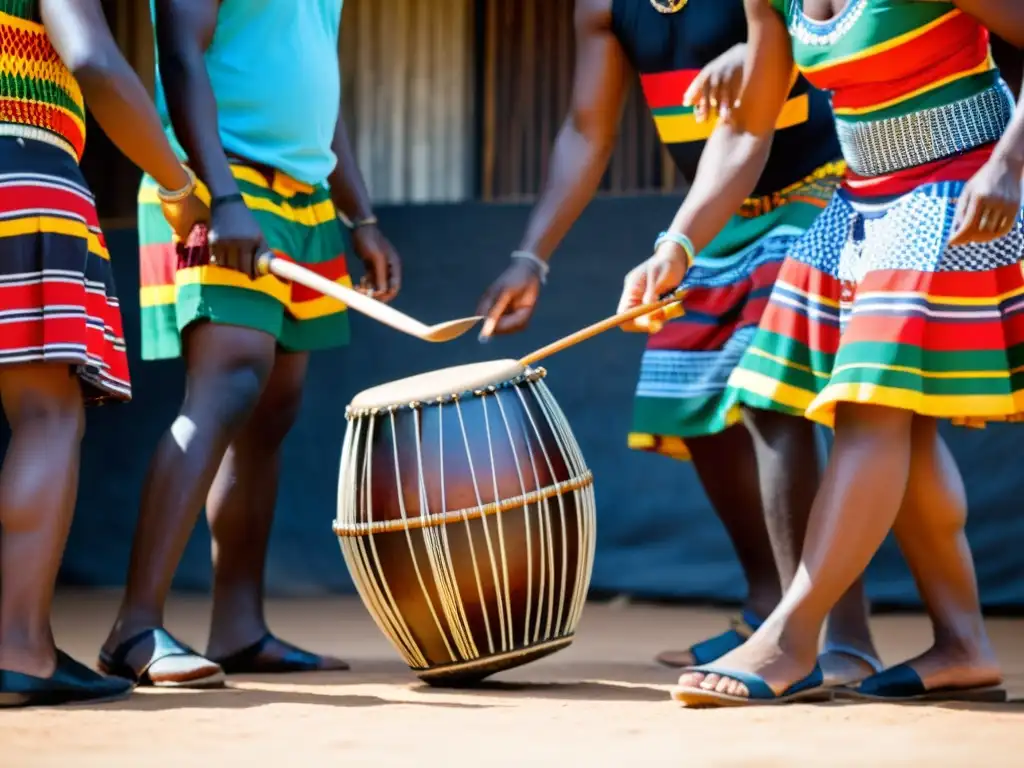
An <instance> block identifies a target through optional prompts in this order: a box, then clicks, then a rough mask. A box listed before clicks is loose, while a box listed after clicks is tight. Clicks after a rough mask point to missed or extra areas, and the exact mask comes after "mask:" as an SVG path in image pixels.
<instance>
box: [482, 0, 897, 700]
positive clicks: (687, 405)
mask: <svg viewBox="0 0 1024 768" xmlns="http://www.w3.org/2000/svg"><path fill="white" fill-rule="evenodd" d="M684 6H685V7H684ZM576 37H577V61H576V72H575V84H574V89H573V95H572V106H571V111H570V114H569V116H568V118H567V119H566V122H565V124H564V126H563V128H562V130H561V132H560V133H559V135H558V138H557V140H556V142H555V147H554V151H553V154H552V157H551V164H550V167H549V171H548V178H547V180H546V182H545V186H544V189H543V191H542V193H541V196H540V200H539V202H538V203H537V206H536V207H535V209H534V211H533V213H532V215H531V217H530V221H529V223H528V225H527V229H526V233H525V235H524V237H523V240H522V242H521V244H520V247H519V250H518V251H516V252H515V253H513V254H512V256H513V258H512V264H511V265H510V266H509V267H508V269H506V270H505V272H504V273H503V274H502V275H501V276H500V277H499V278H498V279H497V280H496V281H495V282H494V284H493V285H492V286H491V287H490V288H489V290H488V291H487V292H486V294H485V295H484V297H483V299H482V300H481V302H480V306H479V309H478V314H483V315H487V316H488V320H487V321H486V325H485V328H484V337H487V336H489V335H490V334H492V333H511V332H514V331H517V330H519V329H521V328H522V327H523V326H525V325H526V323H527V322H528V320H529V318H530V316H531V315H532V313H533V309H534V306H535V304H536V302H537V299H538V296H539V290H540V286H541V283H542V282H543V279H544V277H545V275H546V274H547V271H548V262H549V261H550V259H551V256H552V254H553V252H554V250H555V248H556V247H557V246H558V244H559V242H560V241H561V240H562V238H563V237H564V236H565V234H566V232H567V231H568V230H569V228H570V227H571V226H572V224H573V223H574V222H575V221H576V219H577V218H578V217H579V215H580V214H581V213H582V212H583V209H584V208H585V207H586V205H587V204H588V203H589V202H590V200H591V199H592V198H593V196H594V194H595V192H596V190H597V187H598V184H599V182H600V179H601V176H602V175H603V173H604V170H605V168H606V167H607V164H608V160H609V157H610V155H611V152H612V149H613V147H614V144H615V138H616V133H617V129H618V120H619V116H620V114H621V111H622V103H623V101H624V99H625V96H626V91H627V88H628V83H629V77H630V74H631V72H638V73H639V75H640V80H641V84H642V86H643V89H644V95H645V96H646V99H647V102H648V104H649V106H650V108H651V110H652V112H653V114H654V119H655V122H656V124H657V127H658V130H659V133H660V135H661V138H662V140H663V141H664V142H665V144H666V146H667V147H668V149H669V151H670V152H671V154H672V156H673V158H674V159H675V161H676V164H677V166H678V168H679V170H680V172H681V173H682V174H683V175H684V176H686V177H687V178H689V179H693V177H694V174H695V172H696V170H697V165H698V161H699V159H700V157H701V154H702V152H704V151H705V149H704V148H705V139H707V138H708V136H710V135H711V132H712V125H713V122H712V118H713V117H714V112H715V109H716V106H715V104H716V103H717V101H716V100H717V99H719V98H721V100H722V101H721V103H722V105H723V106H724V107H725V108H727V107H728V104H729V101H730V99H729V96H728V94H729V92H730V89H735V87H738V85H739V77H740V75H741V74H742V65H743V55H744V46H743V45H742V43H743V42H744V40H745V38H746V26H745V22H744V18H743V6H742V2H741V0H727V1H726V2H716V3H709V2H690V3H689V5H687V4H686V3H685V2H678V0H675V1H674V2H668V0H578V2H577V4H576ZM718 54H721V56H719V58H718V59H716V60H715V61H714V62H713V63H712V59H713V58H714V56H715V55H718ZM702 67H706V68H705V69H704V71H703V72H701V68H702ZM684 95H687V96H688V103H690V104H693V106H692V107H691V106H683V100H684ZM778 125H779V128H780V130H779V133H778V135H777V137H776V140H775V146H774V148H773V151H772V153H771V157H770V158H769V160H768V164H767V166H766V167H765V169H764V172H763V173H762V174H761V176H760V178H759V179H758V181H757V184H756V188H755V189H754V190H753V194H754V197H752V198H750V199H747V200H743V199H742V198H738V199H736V201H735V204H734V205H733V206H732V207H731V208H730V210H729V212H728V213H729V214H730V215H732V214H735V215H732V217H731V219H729V221H728V225H727V226H726V227H725V229H724V230H722V231H721V233H720V234H719V230H721V229H722V228H721V227H714V228H712V227H711V226H708V225H707V224H705V223H704V221H705V219H706V214H707V209H708V206H709V205H713V201H708V200H706V199H702V200H701V202H697V199H698V198H694V197H693V195H692V194H691V195H690V196H689V197H688V198H687V203H686V205H684V207H683V209H682V211H681V212H680V213H679V215H678V216H677V217H676V220H675V222H674V223H673V228H672V229H673V231H675V232H679V233H681V234H682V233H685V234H686V235H687V236H688V237H689V238H690V240H691V241H692V242H693V243H695V244H697V245H698V246H699V250H700V255H699V256H698V257H697V259H696V262H695V264H694V267H693V270H692V271H691V273H690V280H689V283H690V291H689V293H688V294H687V299H686V302H685V307H686V311H687V313H688V314H687V316H685V317H683V318H681V319H679V320H676V321H674V322H671V323H668V324H667V326H666V327H665V328H664V330H662V331H661V332H660V333H657V334H654V335H653V336H652V337H651V339H650V341H649V343H648V348H647V351H646V353H645V354H644V357H643V361H642V364H641V370H640V381H639V384H638V386H637V397H636V402H635V406H634V419H633V434H632V435H630V445H631V446H632V447H633V448H637V449H641V450H650V451H654V452H658V453H662V454H664V455H668V456H672V457H676V458H680V459H685V458H691V459H692V461H693V464H694V468H695V469H696V471H697V475H698V477H699V478H700V481H701V484H702V485H703V487H704V490H705V492H706V493H707V495H708V498H709V499H710V501H711V504H712V506H713V507H714V509H715V510H716V512H717V513H718V516H719V518H720V519H721V521H722V523H723V524H724V526H725V528H726V531H727V532H728V534H729V537H730V539H731V540H732V543H733V547H734V548H735V550H736V553H737V555H738V557H739V561H740V564H741V566H742V568H743V572H744V574H745V576H746V580H747V585H748V598H747V601H746V605H745V607H744V610H743V614H742V618H741V619H739V620H737V621H735V622H734V627H733V629H731V630H729V631H728V632H725V633H724V634H721V635H719V636H717V637H713V638H710V639H709V640H705V641H703V642H701V643H698V644H696V645H694V646H692V647H691V648H689V649H688V650H686V651H666V652H665V653H663V654H661V655H660V656H659V657H658V659H659V661H661V662H662V663H664V664H667V665H669V666H678V667H682V666H687V665H689V664H694V663H705V662H709V661H713V660H714V659H715V658H717V657H718V656H720V655H722V654H723V653H725V652H727V651H729V650H732V649H733V648H736V647H737V646H739V645H740V644H741V643H742V642H743V640H744V639H745V638H746V637H747V636H749V635H750V633H751V632H753V630H754V629H755V628H756V627H757V626H758V625H759V624H760V622H761V620H762V619H763V618H764V617H765V616H767V615H768V614H769V613H770V612H771V611H772V610H773V609H774V607H775V605H776V603H777V602H778V600H779V597H780V594H781V592H780V581H781V586H782V587H786V586H788V585H789V582H790V581H791V580H792V578H793V574H794V573H795V572H796V564H797V559H798V555H799V551H800V543H801V542H802V541H803V536H804V528H805V525H806V520H807V514H808V512H809V510H810V504H811V500H812V498H813V496H814V492H815V490H816V489H817V486H818V481H819V470H818V455H817V448H816V443H815V435H814V427H813V425H812V424H811V423H810V422H807V421H805V420H804V419H802V418H795V417H792V416H790V415H781V414H779V413H778V412H776V411H773V410H771V409H762V410H756V409H751V408H747V407H745V405H744V403H743V402H742V400H741V399H739V398H737V397H736V396H735V395H734V394H733V393H731V392H729V391H727V388H726V383H727V380H728V377H729V375H730V373H731V372H732V370H733V368H735V366H736V364H737V362H738V361H739V359H740V356H741V355H742V353H743V351H744V349H745V348H746V346H747V344H749V342H750V339H751V338H752V336H753V333H754V330H755V327H756V325H757V322H758V320H759V318H760V315H761V312H762V311H763V309H764V305H765V300H766V297H767V293H768V291H769V289H770V287H771V285H772V283H773V282H774V280H775V276H776V274H777V273H778V270H779V267H780V265H781V263H782V258H783V256H784V255H785V253H786V251H787V250H788V249H789V248H790V247H791V246H792V244H793V243H794V242H795V240H796V238H797V236H799V235H800V234H801V233H802V232H804V231H805V230H806V229H807V227H808V226H810V224H811V222H812V221H814V219H815V217H816V216H817V215H818V214H819V213H820V212H821V210H822V208H824V206H825V204H826V203H827V202H828V199H829V198H830V196H831V194H832V191H833V190H834V189H835V187H836V185H837V183H838V176H839V174H840V173H841V164H838V163H837V162H836V161H837V160H838V158H839V154H840V152H839V147H838V144H837V142H836V137H835V132H834V129H833V125H832V118H831V112H830V109H829V105H828V101H827V98H826V97H825V95H824V94H822V93H821V92H819V91H815V90H813V89H811V88H810V87H809V86H808V85H807V83H806V82H805V81H803V80H801V81H799V82H797V83H796V86H795V87H794V88H793V90H792V92H791V93H790V94H789V100H788V101H787V104H786V107H785V109H784V110H783V112H782V114H781V116H780V119H779V121H778ZM737 149H738V148H737ZM723 223H724V222H723ZM716 234H717V237H715V235H716ZM712 238H714V241H713V242H712ZM680 241H681V238H680V237H679V236H677V235H671V234H670V235H665V236H662V237H660V238H659V239H658V243H657V248H658V251H659V253H674V254H678V255H680V256H681V255H682V254H683V252H684V249H685V248H688V247H689V245H688V244H687V242H688V241H686V240H685V238H682V241H681V242H682V244H681V242H680ZM741 419H742V421H743V423H742V424H741V423H740V421H741ZM766 522H767V528H766ZM822 663H823V665H824V667H825V669H826V670H827V675H828V678H829V681H830V682H831V683H843V682H849V681H852V680H856V679H858V678H860V677H863V676H865V675H867V674H870V673H871V672H873V671H877V670H878V669H879V668H880V666H879V663H878V661H877V655H876V653H875V650H874V646H873V643H872V640H871V635H870V632H869V630H868V626H867V606H866V603H865V598H864V593H863V588H862V586H861V584H860V583H859V582H858V583H857V584H855V585H854V586H853V587H851V589H850V592H849V594H848V595H847V596H846V597H844V599H843V600H842V601H840V604H839V605H838V606H837V607H836V610H835V611H834V612H833V614H832V619H831V621H830V622H829V628H828V634H827V638H826V648H825V653H824V654H823V656H822Z"/></svg>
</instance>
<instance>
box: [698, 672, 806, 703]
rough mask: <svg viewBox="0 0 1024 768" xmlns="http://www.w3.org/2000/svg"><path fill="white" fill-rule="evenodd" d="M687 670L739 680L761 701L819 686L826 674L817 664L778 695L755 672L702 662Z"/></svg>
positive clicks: (751, 695)
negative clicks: (805, 675) (809, 672)
mask: <svg viewBox="0 0 1024 768" xmlns="http://www.w3.org/2000/svg"><path fill="white" fill-rule="evenodd" d="M687 671H689V672H700V673H702V674H705V675H719V676H721V677H725V678H728V679H730V680H737V681H739V682H741V683H743V684H744V685H745V686H747V692H748V693H749V694H750V695H749V697H748V698H751V699H758V700H760V701H765V700H768V699H775V698H781V697H783V696H790V695H792V694H794V693H800V692H801V691H805V690H807V689H809V688H817V687H818V686H820V685H821V684H822V682H823V681H824V675H823V674H822V671H821V667H820V666H818V665H817V664H815V665H814V669H813V670H811V674H809V675H807V677H804V678H801V679H800V680H797V681H796V682H795V683H793V684H792V685H791V686H789V687H788V688H787V689H786V690H784V691H783V692H782V693H780V694H778V695H776V694H775V691H773V690H772V687H771V686H770V685H768V683H766V682H765V680H764V678H763V677H761V676H760V675H757V674H754V673H753V672H742V671H740V670H738V669H726V668H725V667H720V666H718V665H717V664H702V665H701V666H699V667H691V668H690V669H689V670H687Z"/></svg>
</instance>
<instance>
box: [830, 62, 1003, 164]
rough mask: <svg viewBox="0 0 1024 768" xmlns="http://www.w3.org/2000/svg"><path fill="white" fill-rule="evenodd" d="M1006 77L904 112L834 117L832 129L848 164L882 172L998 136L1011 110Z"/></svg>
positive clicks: (954, 152) (937, 157)
mask: <svg viewBox="0 0 1024 768" xmlns="http://www.w3.org/2000/svg"><path fill="white" fill-rule="evenodd" d="M1013 109H1014V99H1013V94H1011V93H1010V89H1009V88H1008V87H1007V85H1006V83H1004V82H1003V81H1001V80H1000V81H999V83H998V84H997V85H994V86H992V87H991V88H986V89H985V90H984V91H981V92H980V93H976V94H974V95H973V96H969V97H967V98H966V99H962V100H960V101H955V102H953V103H952V104H944V105H942V106H941V107H933V108H932V109H923V110H921V111H920V112H913V113H911V114H909V115H900V116H899V117H890V118H886V119H884V120H871V121H866V122H861V123H854V122H850V121H847V120H841V119H840V120H836V134H837V136H838V137H839V145H840V147H841V148H842V150H843V157H844V158H845V159H846V163H847V165H849V167H850V170H851V171H853V172H854V173H856V174H857V175H858V176H883V175H885V174H888V173H895V172H897V171H902V170H905V169H907V168H913V167H914V166H918V165H924V164H925V163H931V162H934V161H935V160H941V159H943V158H946V157H952V156H954V155H957V154H960V153H962V152H967V151H969V150H972V149H975V148H977V147H980V146H983V145H985V144H991V143H992V142H994V141H998V140H999V139H1000V137H1001V136H1002V135H1003V132H1004V131H1005V130H1006V127H1007V126H1008V125H1009V124H1010V118H1011V117H1012V116H1013Z"/></svg>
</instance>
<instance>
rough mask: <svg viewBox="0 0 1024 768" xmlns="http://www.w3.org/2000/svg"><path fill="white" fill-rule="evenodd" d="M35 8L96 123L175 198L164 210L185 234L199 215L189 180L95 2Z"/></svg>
mask: <svg viewBox="0 0 1024 768" xmlns="http://www.w3.org/2000/svg"><path fill="white" fill-rule="evenodd" d="M39 11H40V15H41V17H42V21H43V27H44V28H45V29H46V34H47V37H48V38H49V39H50V42H51V43H52V44H53V47H54V49H55V50H56V51H57V54H58V55H59V56H60V57H61V60H62V61H63V62H64V65H65V66H66V67H67V68H68V70H69V71H70V72H71V74H72V75H74V77H75V79H76V80H77V82H78V85H79V87H80V88H81V89H82V95H83V96H84V97H85V101H86V104H87V106H88V107H89V110H90V111H91V112H92V114H93V117H95V118H96V122H97V123H98V124H99V126H100V128H102V129H103V132H104V133H106V134H107V136H109V137H110V140H111V141H112V142H114V145H115V146H116V147H117V148H118V149H119V150H120V151H121V152H122V153H123V154H124V155H125V157H127V158H128V159H129V160H131V161H132V162H133V163H135V165H137V166H138V167H139V168H141V169H142V170H143V171H145V172H146V173H148V174H150V175H151V176H152V177H153V178H154V179H156V182H157V184H159V185H160V187H161V188H162V190H164V196H165V197H168V198H175V202H173V203H171V204H167V205H165V213H167V214H168V220H169V221H170V222H171V224H172V226H173V227H174V229H175V232H177V234H178V235H179V236H182V237H184V236H187V234H188V232H189V230H191V228H192V225H193V224H194V223H195V222H196V221H197V220H199V219H200V218H202V217H204V215H205V214H204V211H203V206H202V205H201V204H200V203H198V201H197V200H196V199H194V197H193V195H192V191H193V190H194V186H195V185H194V183H193V179H192V177H191V176H190V175H189V173H188V172H187V171H186V169H185V167H184V166H183V165H182V164H181V162H180V161H179V160H178V158H177V156H176V155H175V154H174V150H173V149H172V148H171V145H170V144H169V143H168V141H167V137H166V136H165V135H164V131H163V126H162V125H161V124H160V117H159V115H157V113H156V109H155V108H154V107H153V102H152V100H151V99H150V97H149V94H148V93H147V92H146V88H145V86H143V84H142V82H141V81H140V80H139V78H138V76H137V75H136V74H135V71H134V70H133V69H132V68H131V67H130V66H129V65H128V62H127V61H125V59H124V56H122V55H121V51H120V50H119V49H118V47H117V43H116V42H115V41H114V38H113V35H111V33H110V28H109V27H108V26H107V20H106V17H105V16H104V15H103V9H102V7H101V6H100V3H99V0H40V3H39ZM168 193H169V194H168Z"/></svg>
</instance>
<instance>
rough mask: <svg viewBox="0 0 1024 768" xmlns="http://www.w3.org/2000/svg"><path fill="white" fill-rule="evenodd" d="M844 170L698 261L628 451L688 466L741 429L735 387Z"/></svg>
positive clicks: (738, 222) (755, 219)
mask: <svg viewBox="0 0 1024 768" xmlns="http://www.w3.org/2000/svg"><path fill="white" fill-rule="evenodd" d="M842 173H843V166H842V164H833V165H828V166H825V167H823V168H821V169H820V170H819V171H818V172H816V173H815V174H813V175H812V176H811V177H809V178H808V179H805V180H804V181H802V182H800V183H798V184H795V185H793V186H792V187H790V188H788V189H786V190H782V191H781V192H779V193H776V194H775V195H771V196H768V197H765V198H759V199H756V200H750V201H748V202H747V204H746V205H745V206H744V208H743V210H742V211H741V212H740V213H739V214H737V215H735V216H733V218H732V219H731V220H730V222H729V224H728V225H727V226H726V228H725V229H724V230H723V231H722V232H721V233H720V234H719V235H718V237H716V238H715V239H714V241H712V242H711V244H710V245H708V247H707V248H705V249H704V250H703V251H702V252H701V253H700V254H699V255H698V256H697V258H696V259H695V261H694V264H693V266H692V268H691V269H690V271H689V272H688V274H687V276H686V280H685V281H684V285H685V286H686V287H687V293H686V299H685V301H684V302H683V308H684V310H685V314H684V315H683V316H682V317H680V318H678V319H676V320H672V321H671V322H669V323H667V324H666V325H665V327H664V328H663V329H662V330H661V331H659V332H658V333H656V334H654V335H652V336H651V337H650V339H649V340H648V342H647V348H646V349H645V351H644V354H643V358H642V359H641V363H640V376H639V380H638V382H637V387H636V396H635V398H634V403H633V424H632V429H631V432H630V435H629V446H630V447H631V448H633V449H636V450H643V451H652V452H656V453H660V454H663V455H666V456H671V457H674V458H678V459H684V460H685V459H688V458H689V450H688V449H687V447H686V440H687V439H692V438H696V437H702V436H706V435H712V434H716V433H718V432H721V431H722V430H724V429H726V428H727V427H729V426H731V425H733V424H735V423H737V422H738V421H739V420H740V406H741V405H742V404H743V398H742V397H741V394H740V393H739V392H738V391H737V390H735V389H732V388H730V387H729V377H730V376H731V375H732V373H733V371H734V370H735V368H736V366H737V365H739V362H740V359H741V358H742V357H743V355H744V353H745V352H746V350H747V347H748V346H749V345H750V342H751V340H752V339H753V338H754V334H755V332H756V330H757V324H758V322H759V321H760V320H761V315H762V313H763V312H764V310H765V307H766V306H767V304H768V297H769V295H770V294H771V291H772V286H773V285H774V284H775V279H776V277H777V276H778V274H779V270H780V268H781V267H782V263H783V260H784V259H785V257H786V254H787V253H788V252H789V250H790V249H791V248H792V247H793V246H794V244H795V243H796V242H797V240H798V239H799V238H800V236H801V235H803V234H804V233H805V232H806V231H807V229H808V227H810V226H811V224H812V223H813V222H814V221H815V219H816V218H817V217H818V215H819V214H821V212H822V211H823V210H824V209H825V206H826V205H828V202H829V200H830V199H831V198H832V195H833V193H834V191H835V189H836V187H837V186H838V185H839V182H840V179H841V177H842Z"/></svg>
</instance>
